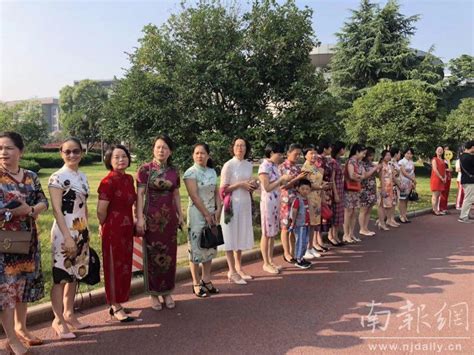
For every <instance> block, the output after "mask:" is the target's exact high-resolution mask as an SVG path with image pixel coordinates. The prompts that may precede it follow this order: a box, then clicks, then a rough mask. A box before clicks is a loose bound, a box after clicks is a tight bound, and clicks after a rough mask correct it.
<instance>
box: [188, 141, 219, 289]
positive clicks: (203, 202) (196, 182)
mask: <svg viewBox="0 0 474 355" xmlns="http://www.w3.org/2000/svg"><path fill="white" fill-rule="evenodd" d="M209 153H210V150H209V146H208V145H207V144H206V143H198V144H196V145H195V146H194V148H193V160H194V165H193V166H192V167H190V168H189V169H188V170H186V172H185V173H184V175H183V180H184V184H185V185H186V190H188V195H189V205H188V215H187V217H188V246H189V263H190V269H191V276H192V278H193V294H195V295H196V297H200V298H202V297H207V296H208V295H210V294H217V293H219V289H217V288H215V287H214V285H213V284H212V282H211V266H212V259H213V258H214V257H215V256H216V254H217V249H216V248H210V249H204V248H201V245H200V242H201V234H202V230H203V228H204V227H206V225H208V226H214V225H216V224H217V221H218V220H219V219H220V214H221V208H222V204H221V200H220V197H219V189H217V174H216V171H215V170H214V169H213V168H212V161H211V159H210V158H209ZM199 264H202V275H201V277H200V276H199Z"/></svg>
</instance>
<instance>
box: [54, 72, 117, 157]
mask: <svg viewBox="0 0 474 355" xmlns="http://www.w3.org/2000/svg"><path fill="white" fill-rule="evenodd" d="M107 100H108V92H107V90H106V89H105V88H103V87H102V86H100V85H99V83H97V82H96V81H92V80H82V81H81V82H79V84H77V85H74V86H69V85H67V86H65V87H63V88H62V89H61V91H60V94H59V106H60V109H61V123H62V126H63V129H64V130H65V131H66V132H67V133H68V134H69V135H71V136H75V137H77V138H79V139H80V140H81V141H82V142H84V143H85V144H86V151H88V150H89V149H90V148H91V147H92V145H94V143H96V142H97V141H98V140H99V139H100V133H101V131H100V127H101V124H102V121H103V109H104V106H105V103H106V102H107Z"/></svg>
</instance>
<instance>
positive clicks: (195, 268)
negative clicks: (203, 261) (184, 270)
mask: <svg viewBox="0 0 474 355" xmlns="http://www.w3.org/2000/svg"><path fill="white" fill-rule="evenodd" d="M189 270H190V271H191V277H192V279H193V287H194V291H195V292H199V281H200V280H201V276H200V273H199V264H195V263H191V262H190V263H189Z"/></svg>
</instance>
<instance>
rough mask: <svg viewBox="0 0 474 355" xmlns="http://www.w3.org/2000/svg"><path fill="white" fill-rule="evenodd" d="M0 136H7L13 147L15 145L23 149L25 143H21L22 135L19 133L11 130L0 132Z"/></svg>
mask: <svg viewBox="0 0 474 355" xmlns="http://www.w3.org/2000/svg"><path fill="white" fill-rule="evenodd" d="M0 138H9V139H10V140H11V141H12V142H13V144H14V145H15V147H17V148H18V149H19V150H20V151H23V149H25V143H23V137H22V136H21V134H19V133H16V132H11V131H5V132H0Z"/></svg>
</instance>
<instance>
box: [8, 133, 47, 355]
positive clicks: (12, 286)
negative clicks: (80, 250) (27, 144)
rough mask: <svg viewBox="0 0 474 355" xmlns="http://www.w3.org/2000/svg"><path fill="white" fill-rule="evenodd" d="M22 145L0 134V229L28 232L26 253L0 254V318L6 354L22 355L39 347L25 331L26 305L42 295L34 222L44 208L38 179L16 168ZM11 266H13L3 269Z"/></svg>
mask: <svg viewBox="0 0 474 355" xmlns="http://www.w3.org/2000/svg"><path fill="white" fill-rule="evenodd" d="M23 150H24V143H23V139H22V137H21V136H20V135H19V134H18V133H15V132H1V133H0V227H1V229H2V230H6V231H26V230H31V237H32V240H31V244H30V250H29V252H28V253H27V254H14V253H8V251H0V319H1V322H2V325H3V329H4V330H5V334H6V337H7V344H6V345H7V351H9V352H10V353H14V354H24V353H26V351H27V347H28V346H34V345H41V344H42V343H43V341H42V340H41V339H38V338H36V337H34V336H33V335H32V334H31V333H30V332H29V331H28V329H27V328H26V313H27V303H28V302H35V301H38V300H40V299H41V298H42V297H43V296H44V281H43V273H42V271H41V251H40V244H39V239H38V232H37V227H36V223H35V220H36V219H37V218H38V216H39V214H40V213H42V212H43V211H45V210H46V209H47V208H48V201H47V200H46V197H45V195H44V193H43V190H42V188H41V184H40V181H39V178H38V176H37V175H36V174H35V173H34V172H32V171H29V170H26V169H22V168H21V167H20V158H21V155H22V154H23ZM11 265H14V267H7V266H11Z"/></svg>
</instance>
